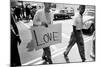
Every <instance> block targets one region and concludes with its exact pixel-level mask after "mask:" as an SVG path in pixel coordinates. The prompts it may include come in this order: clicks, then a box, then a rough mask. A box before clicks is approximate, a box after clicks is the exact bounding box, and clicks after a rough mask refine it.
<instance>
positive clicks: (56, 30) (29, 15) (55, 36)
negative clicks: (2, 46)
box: [10, 0, 96, 67]
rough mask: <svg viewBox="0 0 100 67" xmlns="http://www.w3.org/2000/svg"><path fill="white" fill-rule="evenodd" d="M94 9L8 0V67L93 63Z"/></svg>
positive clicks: (63, 4)
mask: <svg viewBox="0 0 100 67" xmlns="http://www.w3.org/2000/svg"><path fill="white" fill-rule="evenodd" d="M95 11H96V6H95V5H84V4H68V3H53V2H39V1H25V0H10V66H11V67H13V66H15V67H16V66H35V65H52V64H68V63H85V62H95V60H96V51H95V50H96V49H95V44H96V43H95V42H96V29H95V24H96V21H95V19H96V17H95V15H96V14H95V13H96V12H95Z"/></svg>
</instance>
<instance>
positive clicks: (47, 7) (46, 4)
mask: <svg viewBox="0 0 100 67" xmlns="http://www.w3.org/2000/svg"><path fill="white" fill-rule="evenodd" d="M44 6H45V10H46V11H48V12H49V11H50V8H51V3H45V2H44Z"/></svg>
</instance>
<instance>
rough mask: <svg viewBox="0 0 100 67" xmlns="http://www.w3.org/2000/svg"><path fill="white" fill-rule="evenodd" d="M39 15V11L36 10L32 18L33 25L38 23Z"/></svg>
mask: <svg viewBox="0 0 100 67" xmlns="http://www.w3.org/2000/svg"><path fill="white" fill-rule="evenodd" d="M39 16H40V14H39V12H36V14H35V15H34V18H33V26H38V25H40V19H39Z"/></svg>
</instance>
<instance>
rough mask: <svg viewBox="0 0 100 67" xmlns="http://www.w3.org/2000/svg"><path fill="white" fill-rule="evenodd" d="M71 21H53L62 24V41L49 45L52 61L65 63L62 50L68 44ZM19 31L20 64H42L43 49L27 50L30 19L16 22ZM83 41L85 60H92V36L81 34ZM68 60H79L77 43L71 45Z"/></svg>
mask: <svg viewBox="0 0 100 67" xmlns="http://www.w3.org/2000/svg"><path fill="white" fill-rule="evenodd" d="M72 22H73V20H71V19H70V20H59V21H54V23H61V24H62V43H59V44H55V45H52V46H50V48H51V54H52V60H53V63H54V64H55V63H66V61H65V59H64V56H63V52H64V51H65V49H66V47H67V46H68V42H69V39H70V34H71V31H72ZM17 26H18V29H19V33H20V36H21V40H22V43H21V44H20V46H18V47H19V53H20V58H21V63H22V65H37V64H42V63H43V60H42V59H41V56H42V53H43V50H42V49H40V50H37V51H36V50H33V51H30V52H29V51H28V49H27V48H26V47H27V44H28V43H29V42H30V41H31V39H32V35H31V32H30V27H31V26H32V21H31V22H30V23H24V21H20V22H18V23H17ZM83 37H84V42H85V54H86V59H87V60H86V61H92V59H91V58H90V53H91V48H92V36H91V37H89V36H83ZM68 57H69V61H70V62H81V58H80V55H79V52H78V48H77V44H75V45H74V46H73V48H72V49H71V51H70V53H69V55H68Z"/></svg>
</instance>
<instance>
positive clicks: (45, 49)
mask: <svg viewBox="0 0 100 67" xmlns="http://www.w3.org/2000/svg"><path fill="white" fill-rule="evenodd" d="M43 51H44V52H43V57H44V56H45V57H46V59H47V60H46V61H48V62H50V63H52V60H51V51H50V47H45V48H43Z"/></svg>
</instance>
